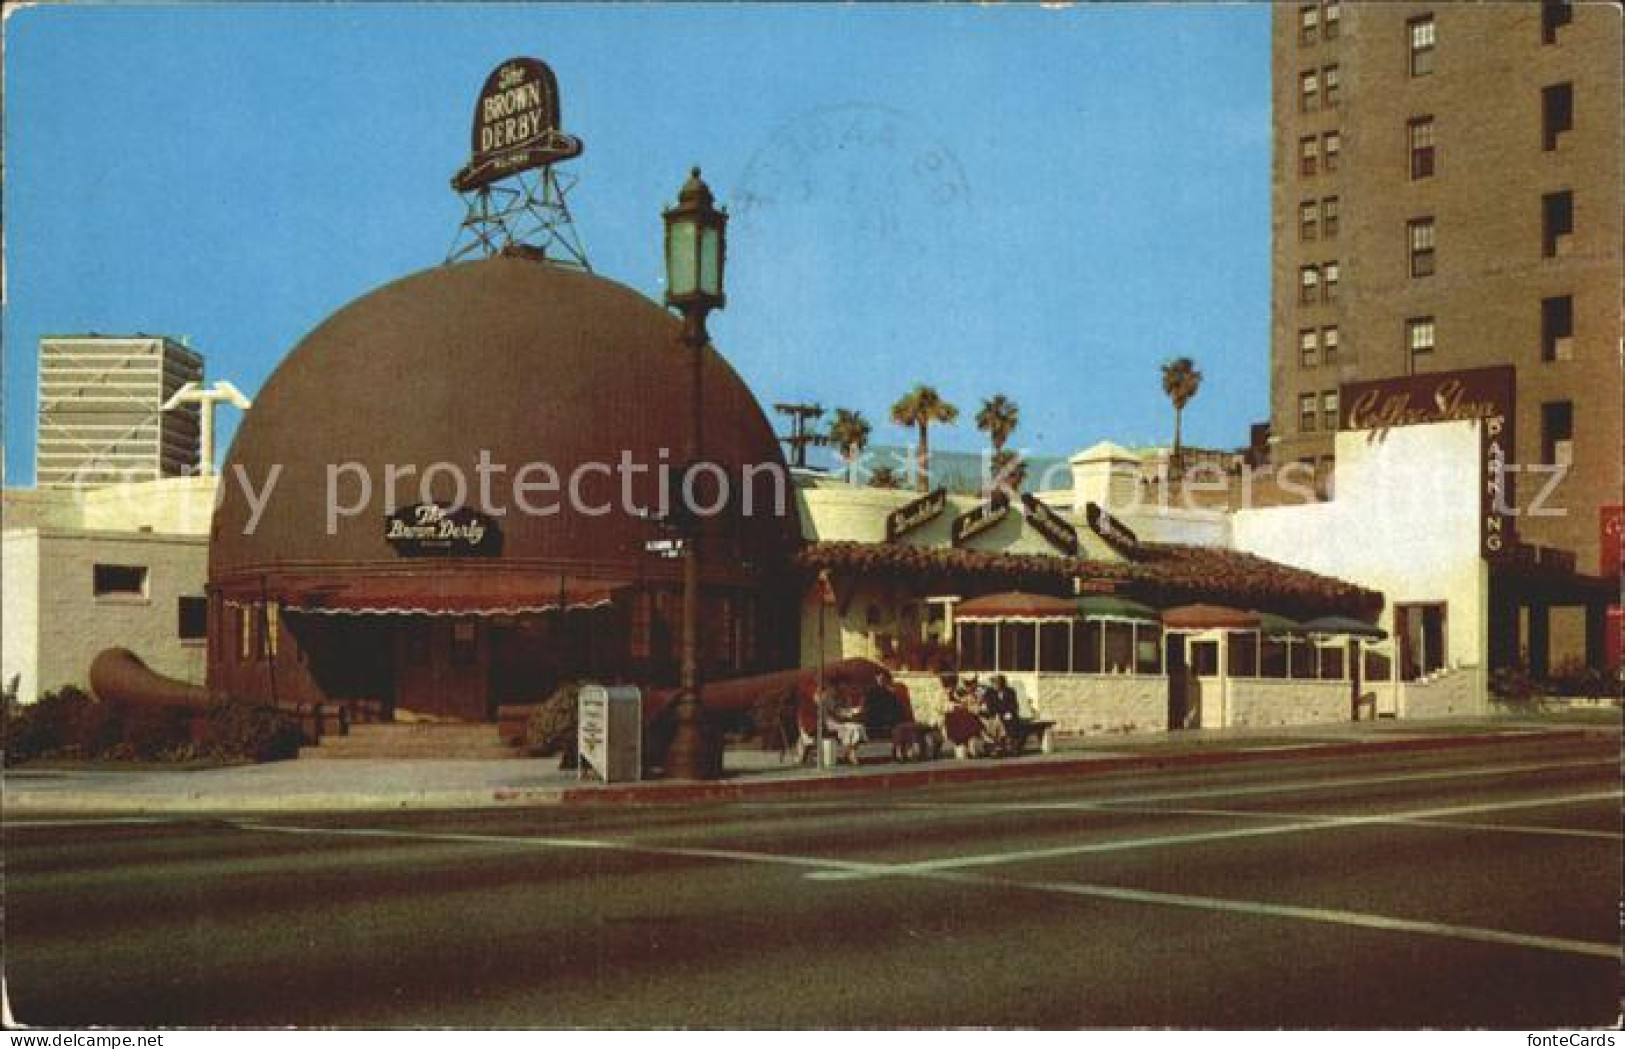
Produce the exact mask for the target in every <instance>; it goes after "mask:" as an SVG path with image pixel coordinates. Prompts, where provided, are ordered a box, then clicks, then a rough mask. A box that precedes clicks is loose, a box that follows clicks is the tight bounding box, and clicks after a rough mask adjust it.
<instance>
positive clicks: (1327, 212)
mask: <svg viewBox="0 0 1625 1049" xmlns="http://www.w3.org/2000/svg"><path fill="white" fill-rule="evenodd" d="M1337 205H1338V201H1337V198H1336V197H1327V198H1326V199H1324V200H1322V201H1321V202H1320V234H1321V236H1323V237H1327V238H1330V237H1335V236H1337Z"/></svg>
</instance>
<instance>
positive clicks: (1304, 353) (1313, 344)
mask: <svg viewBox="0 0 1625 1049" xmlns="http://www.w3.org/2000/svg"><path fill="white" fill-rule="evenodd" d="M1319 363H1320V335H1319V333H1318V332H1316V331H1315V329H1313V328H1305V329H1303V330H1302V331H1300V332H1298V364H1299V365H1300V366H1302V367H1304V368H1313V367H1315V366H1316V365H1318V364H1319Z"/></svg>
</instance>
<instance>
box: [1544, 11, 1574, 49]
mask: <svg viewBox="0 0 1625 1049" xmlns="http://www.w3.org/2000/svg"><path fill="white" fill-rule="evenodd" d="M1573 20H1574V9H1573V8H1572V7H1570V6H1569V2H1568V0H1541V4H1540V42H1541V43H1543V44H1555V43H1557V31H1558V30H1559V29H1561V28H1562V27H1563V26H1566V25H1568V24H1569V23H1570V22H1572V21H1573Z"/></svg>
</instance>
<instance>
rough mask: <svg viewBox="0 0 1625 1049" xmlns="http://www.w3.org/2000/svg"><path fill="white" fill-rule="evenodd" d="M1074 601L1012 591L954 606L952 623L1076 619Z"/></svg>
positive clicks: (986, 595)
mask: <svg viewBox="0 0 1625 1049" xmlns="http://www.w3.org/2000/svg"><path fill="white" fill-rule="evenodd" d="M1077 617H1078V604H1077V601H1076V600H1073V599H1068V598H1062V597H1050V596H1049V595H1048V594H1028V593H1024V592H1023V591H1020V590H1012V591H1010V592H1008V593H1003V594H984V595H983V596H981V597H973V598H971V599H970V600H968V601H961V602H960V603H959V604H957V605H955V606H954V618H955V619H1076V618H1077Z"/></svg>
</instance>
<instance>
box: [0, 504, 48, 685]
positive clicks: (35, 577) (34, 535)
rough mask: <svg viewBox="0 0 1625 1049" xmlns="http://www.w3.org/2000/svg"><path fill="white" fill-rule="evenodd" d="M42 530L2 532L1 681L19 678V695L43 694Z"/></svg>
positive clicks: (0, 592) (0, 543)
mask: <svg viewBox="0 0 1625 1049" xmlns="http://www.w3.org/2000/svg"><path fill="white" fill-rule="evenodd" d="M38 656H39V533H38V532H37V531H36V530H34V529H32V528H19V529H14V530H10V531H7V532H6V533H5V534H4V535H3V536H0V682H4V683H6V684H9V683H10V682H11V679H12V678H13V677H16V678H17V695H18V696H19V697H23V698H26V699H27V700H29V701H32V700H33V699H34V697H35V696H37V695H38V694H39V666H38Z"/></svg>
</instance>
